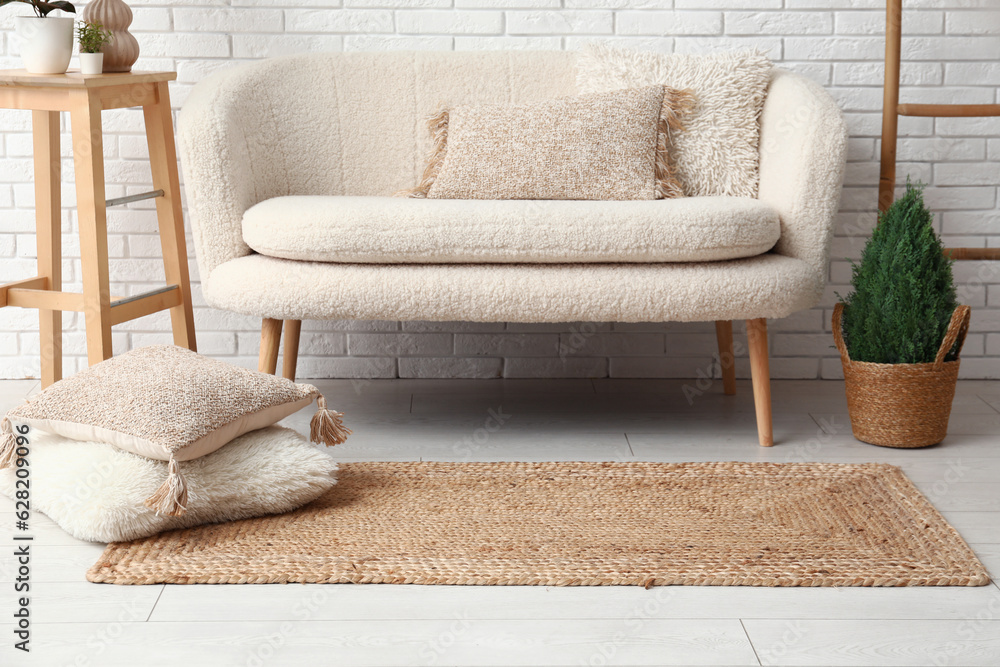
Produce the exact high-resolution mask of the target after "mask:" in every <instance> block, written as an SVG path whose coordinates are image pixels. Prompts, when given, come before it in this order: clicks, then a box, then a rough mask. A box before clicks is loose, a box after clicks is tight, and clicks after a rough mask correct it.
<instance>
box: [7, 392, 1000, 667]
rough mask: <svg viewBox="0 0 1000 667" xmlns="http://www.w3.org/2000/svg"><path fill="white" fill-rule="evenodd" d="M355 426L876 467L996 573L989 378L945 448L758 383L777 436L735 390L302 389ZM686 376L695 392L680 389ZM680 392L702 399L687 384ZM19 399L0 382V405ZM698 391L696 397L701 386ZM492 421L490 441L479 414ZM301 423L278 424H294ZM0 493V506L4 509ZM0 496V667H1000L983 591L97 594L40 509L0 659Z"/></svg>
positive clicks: (546, 448) (998, 486)
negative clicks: (893, 441) (888, 434)
mask: <svg viewBox="0 0 1000 667" xmlns="http://www.w3.org/2000/svg"><path fill="white" fill-rule="evenodd" d="M316 384H318V385H319V386H320V389H321V390H322V391H323V392H324V393H325V394H326V395H327V397H328V399H329V400H330V403H331V405H332V406H334V407H337V408H338V409H341V410H343V411H344V412H346V414H347V419H346V421H347V422H348V425H349V426H350V427H352V428H353V429H354V430H355V434H354V436H352V438H351V439H350V441H349V442H348V443H347V444H345V445H341V446H338V447H337V448H335V449H334V450H331V452H332V454H333V455H334V456H336V457H338V458H340V459H342V460H345V461H346V460H377V459H383V460H417V459H425V460H509V459H515V460H518V459H523V460H632V459H635V460H656V461H704V460H754V461H845V462H846V461H885V462H889V463H894V464H898V465H901V466H902V467H903V469H904V470H905V471H906V472H907V473H908V474H909V475H910V477H911V478H912V479H913V480H914V481H915V482H916V483H917V484H918V486H920V488H921V489H922V490H923V491H924V492H925V493H926V494H927V495H928V496H929V497H930V498H931V499H932V500H933V501H934V503H935V505H936V506H937V507H938V508H939V509H940V510H941V511H942V512H943V513H944V515H945V516H946V517H947V518H948V520H949V521H951V522H952V524H953V525H954V526H956V528H958V530H959V531H960V532H961V534H962V535H963V536H964V537H965V538H966V540H967V541H968V542H970V543H971V544H972V545H973V547H974V548H975V550H976V551H977V552H978V553H979V555H980V557H981V558H982V559H983V561H984V562H985V563H986V565H987V567H988V568H989V569H990V570H991V571H992V572H993V573H995V574H997V575H1000V482H998V479H1000V447H998V444H1000V382H993V383H990V382H963V383H961V384H960V386H959V395H958V397H957V398H956V401H955V406H954V411H953V415H952V421H951V435H949V437H948V439H947V440H946V441H945V443H944V444H943V445H941V446H938V447H934V448H930V449H924V450H915V451H905V450H890V449H882V448H878V447H872V446H870V445H865V444H863V443H859V442H857V441H855V440H854V439H853V437H852V436H851V431H850V425H849V422H848V419H847V414H846V404H845V401H844V391H843V386H842V384H841V383H838V382H821V381H802V382H799V381H794V382H793V381H784V382H775V383H774V385H773V389H774V417H775V431H776V432H775V436H776V439H777V442H778V444H777V445H776V446H775V447H773V448H771V449H761V448H760V447H758V446H757V443H756V432H755V427H754V415H753V405H752V400H751V395H750V388H749V385H748V384H747V383H741V384H740V387H739V393H738V395H737V396H735V397H727V396H723V395H722V394H721V386H719V384H718V383H717V384H716V385H715V386H713V387H710V388H708V389H707V391H704V393H703V394H701V395H698V396H694V397H693V402H691V403H689V402H688V400H687V399H686V398H685V392H684V390H683V385H684V384H685V383H684V381H645V380H642V381H628V380H598V381H589V380H552V381H546V380H539V381H531V380H523V381H521V380H514V381H511V380H507V381H500V380H496V381H469V380H454V381H443V380H437V381H434V380H400V381H386V380H379V381H355V382H352V381H320V382H317V383H316ZM692 386H693V385H692ZM694 388H695V389H698V387H694ZM36 389H37V383H35V382H30V381H26V382H15V381H5V382H0V410H3V411H5V410H6V409H8V408H9V407H12V406H13V405H15V404H17V403H18V402H20V401H21V400H22V399H23V397H24V396H25V395H27V394H29V393H30V392H32V391H35V390H36ZM702 389H704V388H702ZM491 410H492V411H494V412H499V413H501V414H503V415H509V417H508V418H507V419H506V421H505V423H504V425H503V426H502V428H500V429H499V430H496V431H494V432H490V431H489V430H488V429H487V428H486V425H487V421H488V419H489V417H490V414H491V413H490V411H491ZM310 414H311V413H310V411H309V410H306V411H305V412H304V413H303V414H300V415H296V416H294V417H292V418H291V419H289V420H287V422H286V423H287V424H288V425H290V426H293V427H296V428H299V429H300V430H303V429H304V428H306V426H307V420H308V419H309V416H310ZM0 499H2V497H0ZM12 509H13V508H12V504H11V503H10V501H8V500H6V499H2V502H0V553H2V554H3V555H2V557H0V574H2V582H0V665H3V666H4V667H6V666H8V665H40V666H44V667H55V666H58V665H80V666H84V665H92V666H98V667H111V666H113V665H128V666H130V667H131V666H140V665H142V666H144V665H171V666H177V665H181V666H185V667H186V666H192V667H196V666H201V665H212V666H226V665H248V666H251V665H295V666H296V667H305V666H311V665H335V666H338V667H339V666H348V665H462V666H473V665H796V666H805V665H920V666H924V665H950V666H953V667H959V666H972V665H986V666H990V667H996V666H998V665H1000V589H998V588H997V585H996V584H995V583H994V584H991V585H989V586H984V587H979V588H901V589H871V588H845V589H805V588H776V589H754V588H722V587H719V588H713V587H667V588H655V589H652V590H648V591H647V590H642V589H641V588H614V587H605V588H600V587H595V588H533V587H524V588H520V587H517V588H515V587H494V588H490V587H447V586H352V585H346V586H333V585H326V586H324V585H312V586H302V585H288V586H278V585H274V586H111V585H99V584H90V583H87V582H86V581H85V580H84V572H85V570H86V569H87V568H88V567H89V566H90V565H91V564H92V563H93V562H95V561H96V559H97V557H98V555H99V554H100V553H101V551H102V545H94V544H86V543H82V542H78V541H77V540H75V539H73V538H72V537H69V536H68V535H66V534H65V533H63V532H62V531H61V530H60V529H59V528H58V527H56V526H55V525H54V524H52V523H51V522H50V521H48V519H47V518H45V517H44V516H42V515H40V514H37V513H36V514H35V515H34V516H33V524H34V526H36V530H35V535H36V541H35V544H34V560H33V570H32V592H31V600H32V602H31V614H32V621H33V626H32V628H33V633H32V652H31V653H30V655H25V654H23V653H20V652H17V651H14V650H13V649H12V644H13V639H12V637H13V635H12V627H13V626H12V624H11V621H12V618H11V615H10V614H11V611H12V610H13V608H14V594H13V586H12V581H13V578H14V576H15V571H14V563H13V559H12V558H11V556H10V554H11V552H12V551H13V547H12V546H11V545H12V544H13V542H12V540H11V537H12V532H13V526H12V524H13V515H12V513H11V510H12Z"/></svg>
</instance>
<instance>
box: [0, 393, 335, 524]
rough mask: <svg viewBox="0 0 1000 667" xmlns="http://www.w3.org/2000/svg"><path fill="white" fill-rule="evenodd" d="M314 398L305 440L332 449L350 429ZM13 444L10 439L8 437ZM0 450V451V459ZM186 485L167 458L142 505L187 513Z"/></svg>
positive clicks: (319, 397) (318, 397)
mask: <svg viewBox="0 0 1000 667" xmlns="http://www.w3.org/2000/svg"><path fill="white" fill-rule="evenodd" d="M315 395H316V414H315V415H313V418H312V420H311V421H310V422H309V439H310V440H311V441H312V442H315V443H316V444H320V443H322V444H324V445H326V446H327V447H333V446H334V445H339V444H340V443H342V442H344V441H345V440H347V436H349V435H350V434H351V429H349V428H347V427H346V426H344V422H343V417H344V415H343V414H342V413H340V412H337V411H336V410H331V409H329V408H328V407H327V404H326V398H325V397H324V396H323V395H322V394H320V393H319V392H315ZM11 442H13V436H11ZM2 452H3V450H2V449H0V456H2ZM187 502H188V492H187V482H186V481H185V479H184V475H182V474H181V471H180V467H179V465H178V463H177V460H176V459H175V458H174V457H173V456H171V457H170V466H169V474H168V475H167V479H166V480H165V481H164V482H163V484H161V485H160V488H158V489H157V490H156V492H155V493H154V494H153V495H151V496H150V497H149V498H147V499H146V501H145V503H144V504H145V505H146V507H148V508H150V509H151V510H153V511H154V512H156V513H157V514H159V515H162V516H183V515H184V514H185V513H186V512H187Z"/></svg>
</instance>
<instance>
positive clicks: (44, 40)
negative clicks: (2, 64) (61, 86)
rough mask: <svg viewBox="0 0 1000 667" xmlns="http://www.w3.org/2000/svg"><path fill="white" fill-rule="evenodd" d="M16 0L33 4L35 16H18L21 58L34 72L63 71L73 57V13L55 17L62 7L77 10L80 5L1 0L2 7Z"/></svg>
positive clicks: (31, 71)
mask: <svg viewBox="0 0 1000 667" xmlns="http://www.w3.org/2000/svg"><path fill="white" fill-rule="evenodd" d="M15 2H21V3H24V4H26V5H31V7H32V9H34V10H35V15H34V16H17V17H15V18H14V26H15V28H16V30H17V34H18V36H19V37H20V38H21V59H22V60H23V61H24V68H25V69H26V70H28V72H30V73H32V74H62V73H63V72H65V71H66V68H67V67H69V61H70V58H72V57H73V19H72V17H52V16H49V14H50V13H52V12H54V11H55V10H57V9H58V10H62V11H64V12H68V13H70V14H75V13H76V9H75V8H74V7H73V5H72V4H70V3H69V2H65V1H64V0H50V1H49V2H45V1H44V0H0V7H2V6H4V5H8V4H12V3H15Z"/></svg>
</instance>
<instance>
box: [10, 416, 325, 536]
mask: <svg viewBox="0 0 1000 667" xmlns="http://www.w3.org/2000/svg"><path fill="white" fill-rule="evenodd" d="M28 440H29V445H28V446H29V449H30V454H29V456H28V460H29V461H30V466H31V501H32V509H34V510H37V511H40V512H42V513H43V514H45V515H47V516H48V517H49V518H51V519H52V520H53V521H55V522H56V523H57V524H59V526H60V527H61V528H62V529H63V530H65V531H66V532H67V533H69V534H70V535H72V536H73V537H75V538H77V539H80V540H87V541H90V542H124V541H128V540H134V539H138V538H140V537H147V536H149V535H153V534H155V533H159V532H163V531H165V530H173V529H175V528H189V527H191V526H198V525H201V524H205V523H219V522H223V521H235V520H237V519H249V518H252V517H256V516H263V515H265V514H281V513H284V512H290V511H291V510H293V509H296V508H298V507H301V506H302V505H305V504H306V503H308V502H310V501H312V500H315V499H316V498H318V497H319V496H321V495H323V494H324V493H325V492H326V491H327V490H328V489H330V488H331V487H332V486H333V485H334V484H336V483H337V478H336V471H337V464H336V462H335V461H334V460H333V459H331V458H330V456H329V455H328V454H326V453H324V452H323V451H321V450H319V449H317V448H316V447H314V446H313V445H311V444H309V442H307V441H306V439H305V438H303V437H302V436H300V435H299V434H298V433H296V432H295V431H292V430H291V429H287V428H283V427H281V426H271V427H268V428H264V429H261V430H259V431H251V432H250V433H247V434H245V435H242V436H240V437H239V438H236V439H235V440H233V441H232V442H231V443H229V444H228V445H227V446H225V447H223V448H222V449H220V450H218V451H216V452H213V453H211V454H208V455H206V456H203V457H201V458H198V459H195V460H193V461H191V462H189V463H188V464H187V466H186V467H185V471H184V474H185V475H186V476H187V477H188V479H189V480H190V482H191V490H190V492H189V494H188V504H187V513H186V514H184V515H182V516H165V515H159V514H157V513H156V512H154V511H153V510H151V509H149V508H148V507H146V506H145V505H144V504H143V501H144V500H145V499H146V498H147V497H148V496H149V494H150V493H152V492H153V491H154V490H155V489H156V487H158V486H159V485H160V482H161V481H162V480H163V477H164V475H166V471H167V465H168V464H167V462H165V461H155V460H152V459H147V458H145V457H143V456H138V455H136V454H132V453H129V452H125V451H122V450H120V449H117V448H116V447H114V446H113V445H109V444H106V443H102V442H80V441H76V440H69V439H67V438H63V437H61V436H57V435H49V434H47V433H43V432H41V431H38V430H32V431H31V432H30V433H29V434H28ZM14 470H15V469H14V468H7V469H4V470H0V492H2V493H3V494H4V495H6V496H8V497H10V498H13V497H14V493H15V489H14V482H15V476H14Z"/></svg>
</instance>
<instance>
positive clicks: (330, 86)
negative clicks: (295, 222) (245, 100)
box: [240, 51, 576, 198]
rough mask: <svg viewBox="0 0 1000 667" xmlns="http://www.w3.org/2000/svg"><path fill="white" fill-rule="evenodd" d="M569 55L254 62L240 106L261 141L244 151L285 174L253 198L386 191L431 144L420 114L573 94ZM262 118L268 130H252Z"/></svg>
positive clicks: (415, 166)
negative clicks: (282, 187) (278, 186)
mask: <svg viewBox="0 0 1000 667" xmlns="http://www.w3.org/2000/svg"><path fill="white" fill-rule="evenodd" d="M574 62H575V58H574V54H573V53H567V52H563V51H506V52H496V51H486V52H464V53H463V52H385V53H360V52H358V53H326V54H310V55H305V56H295V57H291V58H281V59H276V60H270V61H264V62H261V63H255V64H254V65H252V66H250V67H249V68H247V69H246V70H245V76H246V77H247V80H246V81H245V82H244V83H245V84H246V85H244V86H240V87H241V88H242V89H243V90H242V93H241V94H244V95H250V96H252V97H254V98H256V101H255V103H253V104H252V105H251V106H252V107H256V110H254V109H249V110H248V111H249V112H250V113H253V114H254V115H255V116H256V117H255V118H254V119H253V120H252V121H251V122H253V123H255V124H258V131H256V132H252V133H251V136H254V137H255V141H259V142H260V143H261V145H258V146H255V147H251V149H250V150H251V153H257V154H258V156H259V157H260V158H261V159H265V160H267V161H269V162H270V161H273V162H274V164H273V165H272V166H273V167H275V168H280V169H283V170H284V171H285V172H286V175H287V181H286V182H287V188H288V190H289V191H288V192H281V191H279V192H269V193H258V197H261V198H266V197H272V196H278V195H285V194H303V195H306V194H330V195H389V194H392V193H393V192H395V191H397V190H400V189H402V188H409V187H412V186H413V185H415V184H416V182H417V180H418V177H419V175H420V174H421V173H422V172H423V169H424V165H425V163H426V158H427V155H428V153H429V151H430V148H431V140H430V133H429V131H428V129H427V125H426V119H427V117H428V116H429V115H431V114H432V113H433V112H434V111H435V110H436V109H437V108H439V107H440V106H441V105H449V104H457V103H488V102H505V103H506V102H510V103H517V102H526V101H532V100H537V99H545V98H549V97H555V96H560V95H572V94H573V93H574V92H575V90H576V83H575V68H574ZM244 108H246V107H245V106H244ZM262 123H263V124H264V125H265V126H266V127H269V128H270V130H269V131H266V132H260V130H259V126H260V124H262ZM255 149H256V150H255ZM269 180H270V179H269ZM284 180H285V179H281V178H279V179H277V181H278V182H280V181H284ZM271 182H274V181H271ZM262 195H263V196H262Z"/></svg>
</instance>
